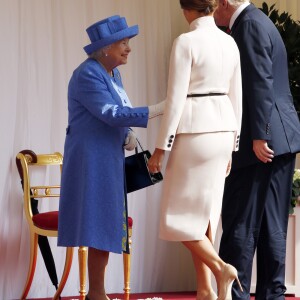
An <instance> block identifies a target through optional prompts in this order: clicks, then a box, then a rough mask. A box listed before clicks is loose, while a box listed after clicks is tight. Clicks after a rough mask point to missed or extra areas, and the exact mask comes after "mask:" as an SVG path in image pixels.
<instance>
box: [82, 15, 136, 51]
mask: <svg viewBox="0 0 300 300" xmlns="http://www.w3.org/2000/svg"><path fill="white" fill-rule="evenodd" d="M86 32H87V34H88V36H89V38H90V40H91V44H89V45H87V46H85V47H84V48H83V49H84V51H85V52H86V53H87V54H91V53H92V52H94V51H96V50H98V49H100V48H103V47H105V46H108V45H110V44H113V43H115V42H117V41H120V40H122V39H125V38H132V37H134V36H136V35H137V34H138V33H139V27H138V25H134V26H131V27H128V25H127V23H126V19H125V18H124V17H120V16H118V15H116V16H112V17H109V18H107V19H104V20H101V21H99V22H97V23H95V24H93V25H91V26H90V27H88V28H87V29H86Z"/></svg>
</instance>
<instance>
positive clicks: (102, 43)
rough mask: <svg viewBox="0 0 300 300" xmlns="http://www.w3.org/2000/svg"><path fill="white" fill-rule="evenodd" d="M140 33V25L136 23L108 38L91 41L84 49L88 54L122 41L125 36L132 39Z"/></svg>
mask: <svg viewBox="0 0 300 300" xmlns="http://www.w3.org/2000/svg"><path fill="white" fill-rule="evenodd" d="M138 33H139V27H138V25H134V26H131V27H128V28H126V29H124V30H121V31H118V32H116V33H114V34H112V35H110V36H108V37H106V38H103V39H101V40H98V41H96V42H94V43H91V44H89V45H87V46H85V47H84V48H83V49H84V51H85V52H86V53H87V54H91V53H93V52H94V51H96V50H99V49H101V48H103V47H106V46H108V45H111V44H113V43H115V42H117V41H121V40H123V39H125V38H129V39H131V38H133V37H134V36H136V35H137V34H138Z"/></svg>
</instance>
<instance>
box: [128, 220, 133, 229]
mask: <svg viewBox="0 0 300 300" xmlns="http://www.w3.org/2000/svg"><path fill="white" fill-rule="evenodd" d="M132 225H133V220H132V218H131V217H128V227H129V228H132Z"/></svg>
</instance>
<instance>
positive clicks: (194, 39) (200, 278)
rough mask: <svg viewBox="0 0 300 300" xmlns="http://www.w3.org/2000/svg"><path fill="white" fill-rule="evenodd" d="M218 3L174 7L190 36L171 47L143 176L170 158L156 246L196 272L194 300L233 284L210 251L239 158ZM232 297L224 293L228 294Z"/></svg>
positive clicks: (229, 53) (189, 0)
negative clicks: (169, 245)
mask: <svg viewBox="0 0 300 300" xmlns="http://www.w3.org/2000/svg"><path fill="white" fill-rule="evenodd" d="M216 2H217V1H216V0H180V5H181V7H182V9H183V13H184V16H185V18H186V20H187V21H188V22H189V24H190V31H189V32H188V33H185V34H182V35H180V36H179V37H178V38H177V39H176V40H175V41H174V44H173V48H172V52H171V58H170V69H169V81H168V90H167V98H166V102H165V109H164V115H163V118H162V123H161V128H160V130H159V134H158V138H157V142H156V149H155V151H154V153H153V156H152V158H151V159H150V160H149V169H150V171H151V172H153V173H155V172H158V171H161V166H162V163H163V159H164V154H165V151H170V155H169V160H168V163H167V167H166V173H165V181H164V186H163V195H162V205H161V221H160V238H162V239H165V240H169V241H181V242H182V243H183V244H184V245H185V246H186V247H187V248H188V249H189V250H190V251H191V254H192V257H193V260H194V264H195V268H196V272H197V300H202V299H209V300H212V299H216V298H217V295H216V294H215V293H214V292H213V290H212V287H211V282H210V271H209V269H210V270H211V271H212V272H213V274H214V276H215V278H216V282H217V286H218V299H220V300H223V299H227V298H226V297H227V291H229V292H230V290H231V289H230V286H231V284H232V282H233V281H234V280H235V279H236V280H237V281H238V277H237V271H236V269H235V268H234V267H233V266H231V265H229V264H226V263H225V262H224V261H222V260H221V258H220V257H219V256H218V254H217V253H216V251H215V250H214V247H213V244H212V243H213V240H214V236H215V233H216V228H217V225H218V221H219V217H220V212H221V206H222V195H223V189H224V181H225V177H226V175H227V174H228V173H229V172H230V160H231V153H232V151H237V150H238V145H239V132H240V127H241V116H242V92H241V88H242V86H241V70H240V57H239V51H238V48H237V46H236V44H235V42H234V40H233V39H232V38H231V37H230V36H229V35H227V34H226V33H224V32H223V31H221V30H220V29H219V28H218V27H217V26H216V24H215V22H214V19H213V12H214V10H215V8H216V6H217V4H216ZM228 294H230V293H228Z"/></svg>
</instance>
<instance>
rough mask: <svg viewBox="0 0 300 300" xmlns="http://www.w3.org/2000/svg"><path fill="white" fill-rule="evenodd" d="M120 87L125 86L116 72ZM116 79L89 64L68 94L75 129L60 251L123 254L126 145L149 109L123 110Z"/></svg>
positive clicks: (65, 173) (70, 131)
mask: <svg viewBox="0 0 300 300" xmlns="http://www.w3.org/2000/svg"><path fill="white" fill-rule="evenodd" d="M113 73H114V79H113V80H114V81H115V83H116V84H117V85H118V86H119V87H121V88H122V87H123V86H122V81H121V76H120V73H119V71H118V70H117V69H114V70H113ZM111 80H112V79H111V77H110V76H109V75H108V73H107V72H106V71H105V70H104V68H103V67H102V66H101V65H100V64H99V63H98V62H97V61H95V60H93V59H87V60H86V61H84V62H83V63H82V64H81V65H80V66H79V67H78V68H77V69H76V70H75V71H74V73H73V75H72V77H71V80H70V82H69V88H68V110H69V126H68V128H67V135H66V140H65V148H64V163H63V170H62V181H61V197H60V204H59V224H58V245H59V246H88V247H94V248H97V249H101V250H106V251H110V252H115V253H121V252H122V239H123V238H124V227H123V221H124V219H125V216H124V211H125V207H126V200H125V199H126V195H125V193H124V150H123V145H124V140H125V137H126V135H127V133H128V127H130V126H132V127H147V123H148V113H149V110H148V108H147V107H137V108H131V107H126V106H123V104H122V100H121V98H120V96H119V95H118V93H117V92H116V91H115V89H114V88H113V85H112V83H111Z"/></svg>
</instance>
